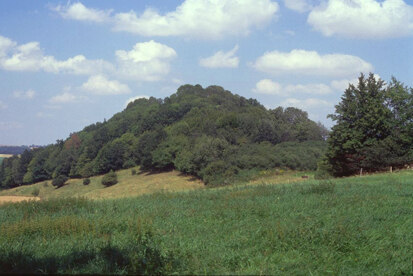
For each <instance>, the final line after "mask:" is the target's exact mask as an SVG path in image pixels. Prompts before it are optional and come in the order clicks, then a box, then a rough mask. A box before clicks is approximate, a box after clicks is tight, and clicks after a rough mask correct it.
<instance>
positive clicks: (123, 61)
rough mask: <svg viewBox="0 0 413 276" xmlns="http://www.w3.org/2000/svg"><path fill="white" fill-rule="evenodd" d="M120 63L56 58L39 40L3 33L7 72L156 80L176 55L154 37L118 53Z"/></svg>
mask: <svg viewBox="0 0 413 276" xmlns="http://www.w3.org/2000/svg"><path fill="white" fill-rule="evenodd" d="M115 56H116V59H117V62H116V63H115V64H112V63H110V62H107V61H105V60H102V59H96V60H89V59H87V58H86V57H85V56H83V55H77V56H74V57H71V58H68V59H67V60H57V59H56V58H55V57H53V56H47V55H44V54H43V51H42V50H41V49H40V45H39V43H38V42H29V43H26V44H22V45H17V43H15V42H13V41H12V40H10V39H8V38H5V37H2V36H0V69H3V70H8V71H32V72H36V71H44V72H49V73H55V74H58V73H66V74H76V75H102V74H108V75H114V76H117V77H120V78H128V79H134V80H138V81H157V80H160V79H162V77H163V76H165V75H167V74H168V73H169V71H170V61H171V60H172V59H173V58H175V57H176V56H177V54H176V52H175V50H174V49H172V48H170V47H168V46H167V45H164V44H161V43H157V42H155V41H153V40H151V41H148V42H142V43H137V44H136V45H135V46H134V48H133V49H132V50H131V51H124V50H118V51H116V52H115Z"/></svg>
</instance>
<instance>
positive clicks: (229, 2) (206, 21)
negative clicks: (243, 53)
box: [55, 0, 279, 39]
mask: <svg viewBox="0 0 413 276" xmlns="http://www.w3.org/2000/svg"><path fill="white" fill-rule="evenodd" d="M55 10H57V11H58V12H59V13H60V14H61V16H62V17H64V18H70V19H75V20H89V21H95V22H103V21H108V22H112V23H113V30H115V31H125V32H130V33H134V34H138V35H143V36H186V37H197V38H202V39H218V38H223V37H226V36H233V35H246V34H248V33H249V32H250V31H251V29H253V28H260V27H262V26H264V25H266V24H268V23H269V22H270V21H271V20H272V19H273V18H274V17H275V14H276V13H277V12H278V10H279V6H278V4H277V3H276V2H272V1H271V0H185V1H184V2H183V3H182V4H181V5H179V6H178V7H177V8H176V9H175V10H174V11H171V12H168V13H166V14H160V13H158V12H157V11H156V10H154V9H152V8H147V9H146V10H145V11H143V12H142V13H141V14H137V13H136V12H135V11H133V10H131V11H129V12H127V13H117V14H114V15H113V16H110V11H100V10H96V9H90V8H87V7H85V6H84V5H83V4H81V3H75V4H72V5H70V6H67V7H64V8H62V7H59V8H58V9H55Z"/></svg>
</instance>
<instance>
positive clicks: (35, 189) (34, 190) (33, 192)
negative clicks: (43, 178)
mask: <svg viewBox="0 0 413 276" xmlns="http://www.w3.org/2000/svg"><path fill="white" fill-rule="evenodd" d="M39 194H40V190H39V188H37V187H36V188H34V189H33V191H32V196H39Z"/></svg>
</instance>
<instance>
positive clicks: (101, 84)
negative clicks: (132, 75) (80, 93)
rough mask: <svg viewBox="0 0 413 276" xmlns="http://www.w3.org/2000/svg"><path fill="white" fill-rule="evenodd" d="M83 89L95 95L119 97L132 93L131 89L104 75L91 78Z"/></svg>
mask: <svg viewBox="0 0 413 276" xmlns="http://www.w3.org/2000/svg"><path fill="white" fill-rule="evenodd" d="M82 88H83V89H84V90H86V91H88V92H90V93H92V94H95V95H119V94H128V93H130V92H131V91H130V88H129V87H128V86H127V85H126V84H123V83H120V82H119V81H117V80H108V79H107V78H106V77H105V76H103V75H96V76H91V77H89V79H88V81H87V82H85V83H84V84H83V85H82Z"/></svg>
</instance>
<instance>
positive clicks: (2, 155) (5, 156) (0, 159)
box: [0, 154, 13, 164]
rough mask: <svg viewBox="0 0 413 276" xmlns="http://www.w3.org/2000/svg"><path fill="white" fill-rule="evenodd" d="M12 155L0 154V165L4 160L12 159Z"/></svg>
mask: <svg viewBox="0 0 413 276" xmlns="http://www.w3.org/2000/svg"><path fill="white" fill-rule="evenodd" d="M12 156H13V155H11V154H0V164H1V162H3V159H4V158H8V157H12Z"/></svg>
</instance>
